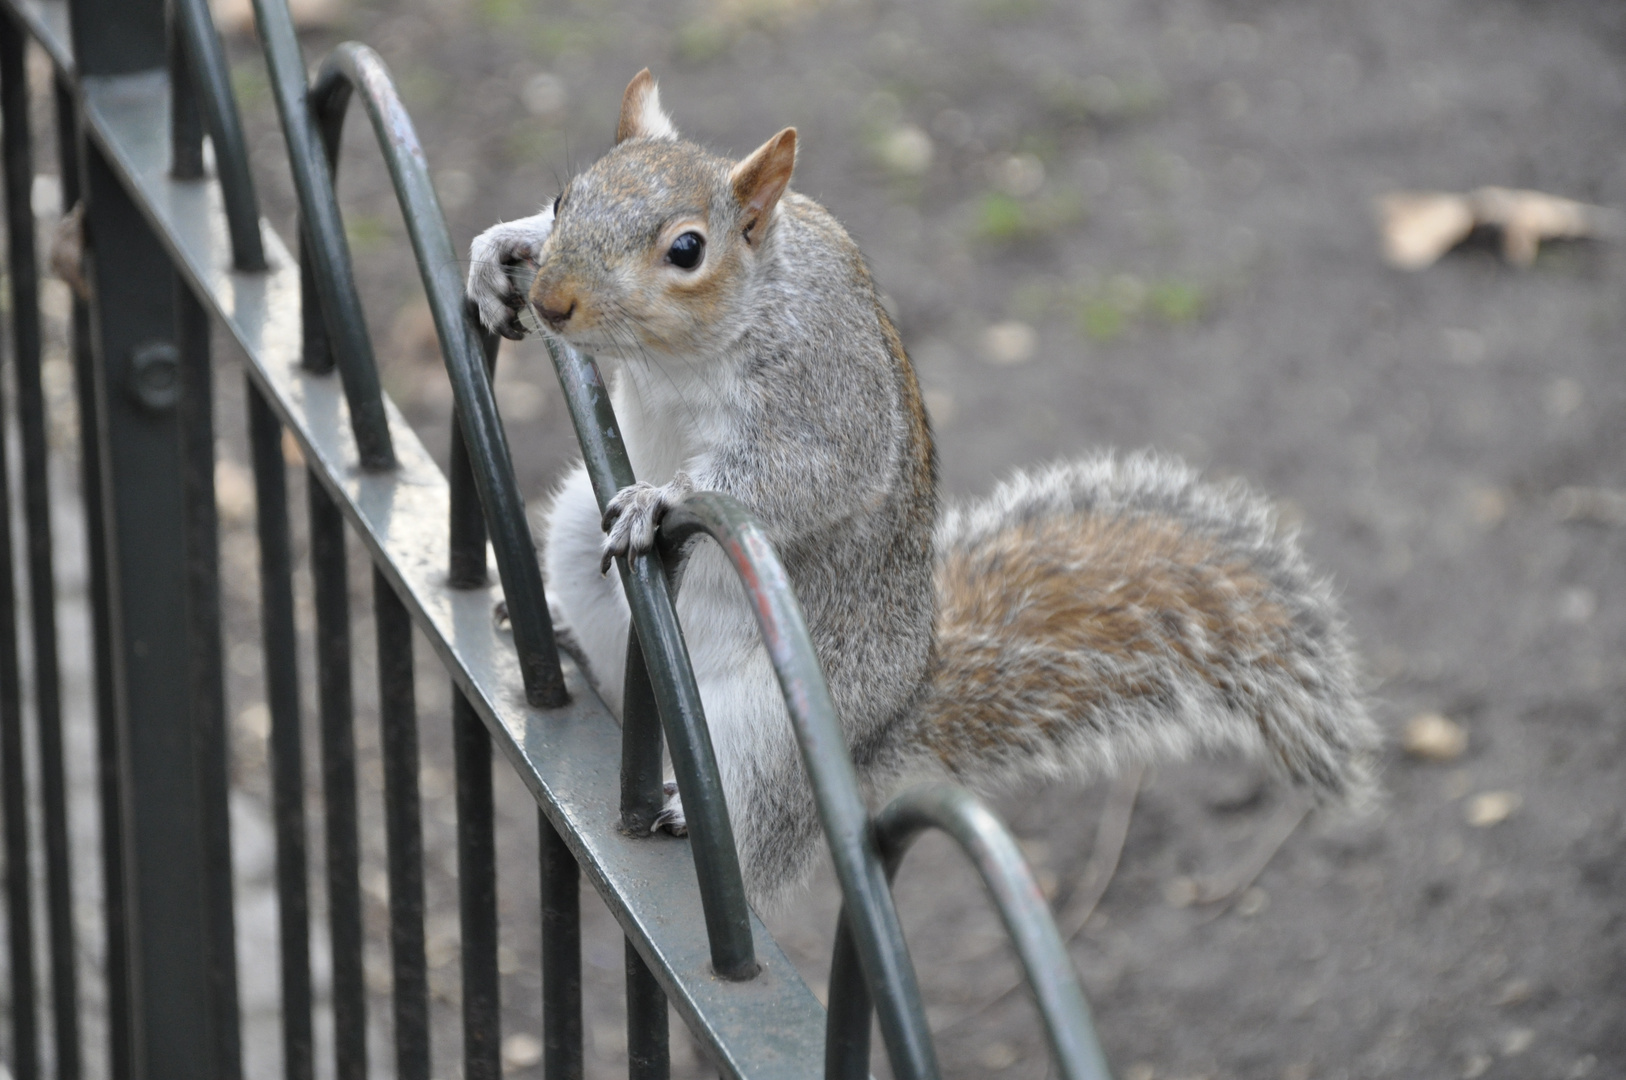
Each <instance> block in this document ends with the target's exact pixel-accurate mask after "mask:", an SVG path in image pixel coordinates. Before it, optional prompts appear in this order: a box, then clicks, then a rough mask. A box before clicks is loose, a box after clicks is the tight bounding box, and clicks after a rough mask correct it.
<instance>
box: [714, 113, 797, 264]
mask: <svg viewBox="0 0 1626 1080" xmlns="http://www.w3.org/2000/svg"><path fill="white" fill-rule="evenodd" d="M795 168H796V129H795V128H786V129H785V130H784V131H781V132H780V133H779V134H777V135H775V136H774V137H773V138H771V139H769V140H768V141H767V142H765V143H763V144H762V145H761V146H759V147H757V148H756V150H755V151H754V152H753V153H752V154H751V156H750V157H748V158H746V159H745V160H744V161H742V162H740V163H739V164H738V165H736V166H734V170H733V172H731V173H729V175H728V179H729V181H730V182H731V183H732V184H733V185H734V198H736V199H738V200H739V203H740V209H742V210H744V211H745V229H744V232H745V242H746V243H748V244H750V245H751V246H752V247H755V246H756V243H757V240H758V239H760V238H761V236H762V233H763V230H762V229H760V228H759V227H758V226H760V225H762V224H763V223H764V222H766V221H767V220H768V215H769V214H772V213H773V208H774V207H775V206H776V205H777V204H778V202H779V196H781V195H783V194H784V193H785V187H786V185H788V184H789V183H790V174H791V170H793V169H795Z"/></svg>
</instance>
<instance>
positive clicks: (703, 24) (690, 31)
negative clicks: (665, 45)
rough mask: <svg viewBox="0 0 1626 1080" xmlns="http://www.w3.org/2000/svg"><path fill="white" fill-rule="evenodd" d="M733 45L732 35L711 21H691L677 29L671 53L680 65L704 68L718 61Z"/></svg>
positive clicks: (725, 28)
mask: <svg viewBox="0 0 1626 1080" xmlns="http://www.w3.org/2000/svg"><path fill="white" fill-rule="evenodd" d="M733 45H734V34H733V32H732V31H731V30H730V29H729V28H728V27H726V26H723V25H721V24H720V23H718V22H716V21H714V20H712V19H691V20H689V21H688V22H686V23H684V24H683V25H682V26H680V27H679V28H678V31H677V34H676V35H675V36H674V39H673V42H672V51H673V53H674V54H675V56H676V57H677V60H678V61H679V62H680V63H684V64H690V65H693V66H694V67H704V66H705V65H707V64H710V63H712V62H714V61H716V60H720V59H722V58H723V56H725V55H726V54H727V53H728V50H729V49H730V48H732V47H733Z"/></svg>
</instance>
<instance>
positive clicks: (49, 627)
mask: <svg viewBox="0 0 1626 1080" xmlns="http://www.w3.org/2000/svg"><path fill="white" fill-rule="evenodd" d="M24 44H25V39H24V37H23V34H22V31H21V30H20V29H19V28H18V27H17V25H16V24H15V23H13V22H12V21H11V20H10V19H4V18H0V114H3V122H4V135H3V139H4V142H3V145H4V152H5V188H6V233H7V241H8V248H9V250H8V255H9V259H8V261H9V263H10V265H9V266H8V267H7V269H8V270H9V271H10V275H9V276H10V283H11V295H10V302H11V335H12V336H11V344H12V349H11V356H12V361H13V363H14V364H15V370H16V372H17V412H18V418H19V420H20V421H21V424H20V426H21V428H22V437H23V438H22V442H23V447H22V450H23V502H24V505H25V507H26V510H27V518H26V520H27V523H28V527H29V532H28V536H29V544H28V572H29V600H30V603H29V608H30V611H31V613H32V615H33V623H34V648H35V656H34V661H35V667H34V673H35V687H34V693H35V702H36V703H37V704H38V706H39V718H40V724H39V726H40V728H41V729H43V728H45V727H46V726H47V723H50V724H56V723H59V722H60V718H61V713H60V709H58V707H57V701H56V693H57V683H56V624H55V619H54V617H53V616H54V613H55V609H54V606H53V605H54V604H55V589H54V587H53V586H52V584H51V547H50V543H51V534H50V531H49V530H50V504H49V502H47V501H46V493H45V477H44V469H45V461H44V457H43V454H44V415H43V412H44V404H43V402H42V401H41V399H40V395H39V363H40V322H39V310H40V309H39V277H38V274H39V270H38V265H39V264H38V262H37V261H36V259H35V255H34V210H33V205H32V202H31V187H32V185H33V182H34V160H33V147H32V145H31V143H30V139H29V128H28V72H27V69H26V68H25V67H24V66H23V64H24ZM31 390H32V393H30V391H31ZM31 399H32V400H31ZM5 428H6V424H5V400H4V397H3V396H0V442H4V441H5V438H6V433H5ZM36 455H39V457H38V460H35V458H36ZM6 457H7V454H6V451H5V450H4V449H3V448H0V503H3V508H0V528H4V529H5V530H6V535H5V537H4V539H3V540H0V576H3V577H4V579H5V581H4V585H3V586H0V589H3V593H0V621H4V623H5V627H4V630H3V631H0V654H3V655H0V683H4V684H5V686H4V687H3V688H0V725H3V728H4V730H3V732H0V744H3V745H0V759H3V761H0V783H4V785H5V798H4V804H5V816H6V897H7V915H8V917H9V920H10V927H9V929H10V931H11V937H10V945H11V963H12V969H11V971H12V993H13V997H12V1031H13V1038H14V1049H15V1054H16V1069H17V1075H18V1077H19V1080H23V1078H28V1077H31V1076H32V1075H34V1074H35V1073H36V1072H37V1070H38V1068H39V1061H38V1057H39V1033H38V1030H37V1027H36V1025H37V1023H38V1020H37V1010H36V1006H35V997H34V995H35V993H36V991H37V987H36V984H35V979H36V975H35V971H34V919H33V911H32V895H31V893H30V869H31V867H30V863H29V821H28V792H27V788H26V787H25V782H26V777H27V766H26V764H25V763H24V757H23V755H24V746H23V716H22V697H21V687H20V685H19V684H20V677H19V676H20V671H19V669H18V661H17V605H16V600H17V588H16V581H15V579H14V577H13V574H14V565H13V562H12V550H11V474H10V472H9V471H8V467H7V461H6ZM42 507H43V520H41V516H42ZM40 527H44V528H45V529H46V532H45V535H44V538H43V540H44V542H43V545H42V544H41V542H40V540H39V539H38V534H37V533H36V532H35V529H37V528H40ZM42 573H43V578H42ZM47 632H48V633H49V635H50V636H49V637H48V638H46V637H44V636H43V635H44V634H45V633H47ZM42 647H43V651H42ZM46 677H49V679H50V683H49V685H47V684H46V683H44V682H41V679H43V678H46ZM48 709H49V710H51V711H52V712H54V713H55V714H56V715H55V716H53V717H51V718H50V719H49V720H47V719H46V717H45V713H46V711H47V710H48ZM57 757H58V762H57V765H58V768H60V766H61V762H60V758H61V743H60V741H59V742H58V743H57ZM60 794H61V793H60V791H59V792H58V797H59V798H60ZM47 844H49V840H47ZM53 876H54V875H53ZM64 884H65V882H64ZM51 922H52V929H53V931H55V929H56V920H55V919H52V920H51ZM54 936H55V935H54V933H53V939H54ZM54 944H55V941H54V940H53V945H54ZM70 947H71V941H70ZM52 959H53V961H54V960H55V959H56V957H55V950H54V949H53V956H52Z"/></svg>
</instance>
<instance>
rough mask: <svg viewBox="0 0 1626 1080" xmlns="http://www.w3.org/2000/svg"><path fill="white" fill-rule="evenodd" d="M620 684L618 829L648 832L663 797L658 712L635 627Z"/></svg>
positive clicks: (630, 631)
mask: <svg viewBox="0 0 1626 1080" xmlns="http://www.w3.org/2000/svg"><path fill="white" fill-rule="evenodd" d="M622 685H623V689H624V692H623V694H622V695H621V829H622V831H623V832H625V833H627V835H629V836H648V835H649V834H650V833H651V832H653V831H654V828H655V820H656V818H657V817H658V816H659V814H660V812H661V807H662V806H663V805H664V804H665V801H666V799H665V791H664V790H663V785H662V783H661V777H662V768H663V763H662V755H661V747H662V745H663V740H662V738H661V714H660V705H659V703H658V702H657V700H656V698H655V685H654V683H652V682H651V681H650V678H649V666H648V665H647V664H646V663H645V662H644V650H643V648H642V646H640V645H639V643H638V631H637V630H636V629H634V628H631V627H629V628H628V630H627V671H626V676H625V678H624V680H623V684H622Z"/></svg>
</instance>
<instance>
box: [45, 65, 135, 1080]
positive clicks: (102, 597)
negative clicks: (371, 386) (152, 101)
mask: <svg viewBox="0 0 1626 1080" xmlns="http://www.w3.org/2000/svg"><path fill="white" fill-rule="evenodd" d="M56 121H57V156H58V161H59V163H60V165H61V168H62V205H63V206H65V207H68V208H70V209H72V208H75V207H78V208H79V209H80V210H81V211H82V209H83V208H82V207H80V206H79V202H80V193H81V191H82V187H83V185H82V183H81V177H80V170H81V168H82V167H83V166H82V163H83V160H84V159H83V155H82V154H81V152H80V141H79V121H78V113H77V107H76V106H75V104H74V99H73V92H72V91H71V90H70V89H69V88H68V86H67V85H66V84H65V83H63V82H62V81H61V80H60V79H59V80H57V82H56ZM72 318H73V326H72V330H71V336H72V341H71V342H70V346H69V347H70V348H71V349H72V350H73V373H74V376H73V378H74V395H75V400H76V402H77V404H78V406H79V485H80V495H81V497H82V499H83V500H84V509H85V546H86V549H87V551H86V565H87V566H88V568H89V579H90V581H89V584H90V629H91V654H92V655H91V662H92V663H93V664H94V665H95V719H96V774H97V790H98V795H99V798H98V803H99V804H100V806H99V809H100V823H101V831H102V922H103V926H104V928H105V934H106V939H107V941H106V948H107V954H106V961H105V968H104V971H103V978H104V981H105V983H106V986H107V1036H108V1076H109V1078H110V1080H128V1078H129V1077H130V1075H131V1059H130V1051H131V1045H130V989H129V986H130V984H129V979H130V965H129V930H128V923H127V921H126V920H127V919H128V914H129V913H128V904H127V903H126V900H125V890H124V881H125V878H124V873H125V871H124V846H123V840H122V838H123V836H124V806H123V800H122V798H121V796H120V791H121V788H120V782H119V757H120V754H119V738H118V723H117V717H118V710H117V703H116V701H115V699H114V686H115V683H114V671H113V628H112V612H111V608H110V604H111V600H110V598H109V595H108V579H107V537H106V533H105V532H104V525H103V522H104V514H103V504H102V499H103V484H102V460H101V453H100V449H99V447H100V444H99V438H100V431H101V428H102V423H101V406H100V404H99V403H98V401H97V397H96V370H95V359H94V357H93V355H92V351H91V325H90V304H89V303H87V301H86V298H85V297H84V296H83V295H81V294H80V293H78V292H77V291H76V292H75V293H74V296H73V305H72Z"/></svg>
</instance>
